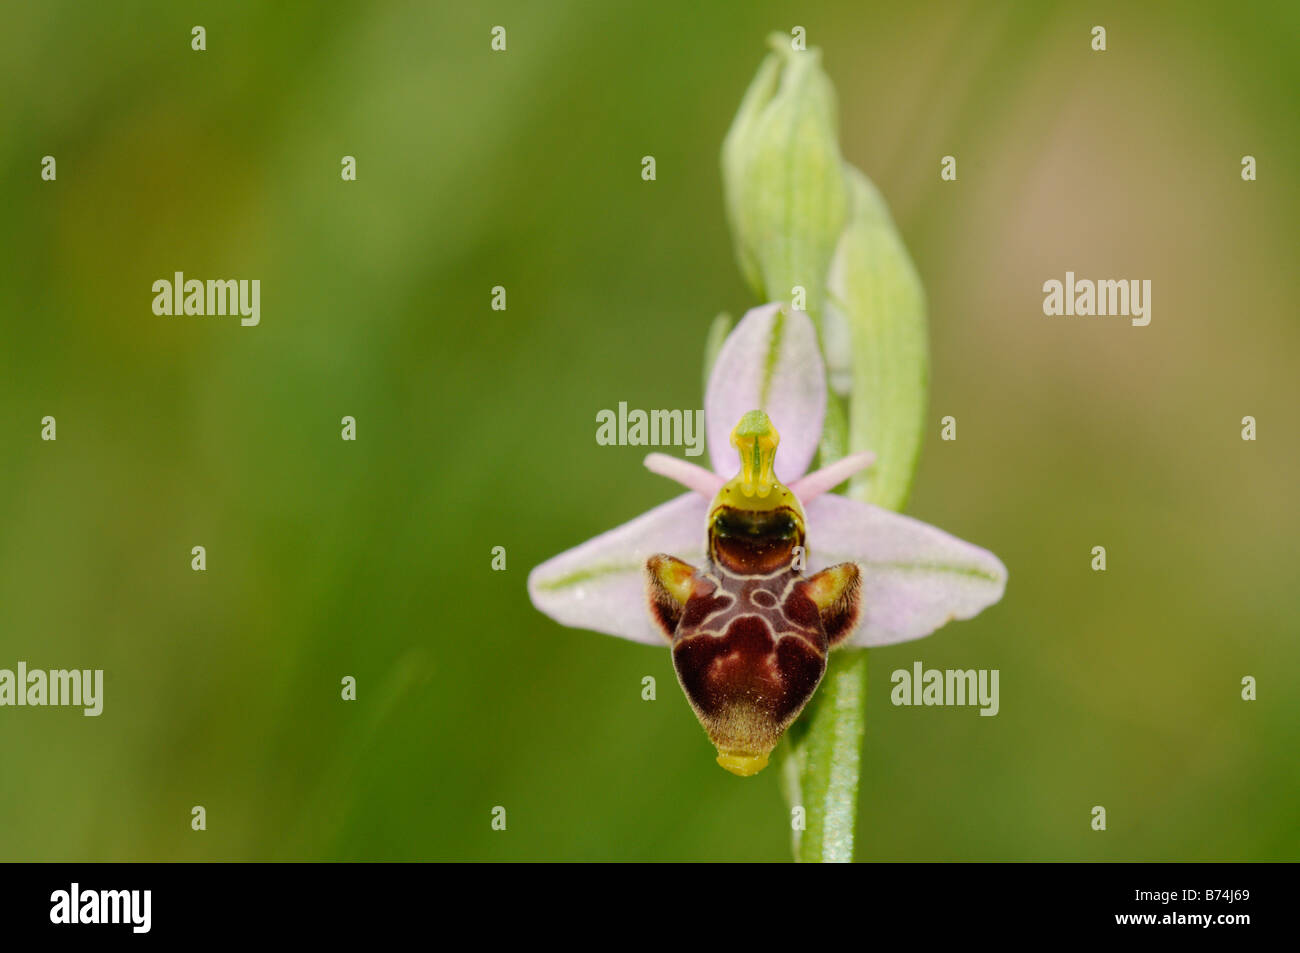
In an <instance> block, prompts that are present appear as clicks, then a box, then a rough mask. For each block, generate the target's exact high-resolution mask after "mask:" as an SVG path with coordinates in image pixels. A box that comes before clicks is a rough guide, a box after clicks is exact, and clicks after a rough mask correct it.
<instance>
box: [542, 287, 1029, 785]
mask: <svg viewBox="0 0 1300 953" xmlns="http://www.w3.org/2000/svg"><path fill="white" fill-rule="evenodd" d="M825 413H826V373H825V368H824V366H823V363H822V358H821V354H820V351H819V349H818V343H817V334H816V331H815V329H814V327H813V324H812V321H811V320H810V319H809V318H808V317H807V316H806V315H805V314H803V313H801V312H798V311H793V310H790V309H789V308H786V307H783V306H782V305H779V304H772V305H766V306H764V307H761V308H755V309H754V310H753V311H750V312H749V314H747V315H746V316H745V318H744V320H742V321H741V322H740V323H739V324H738V325H737V326H736V329H735V330H734V331H733V332H732V333H731V335H730V336H729V337H728V338H727V341H726V343H725V344H724V345H723V347H722V350H721V352H720V353H719V355H718V359H717V363H716V364H715V365H714V368H713V372H712V375H711V376H710V379H709V385H708V391H707V393H706V395H705V428H706V433H707V438H708V446H709V455H710V459H711V461H712V463H713V471H709V470H706V469H704V468H702V467H698V466H695V465H694V464H690V463H687V462H686V461H684V460H679V459H676V458H673V457H668V456H665V455H663V454H651V455H650V456H649V457H647V458H646V465H647V466H648V467H649V468H650V469H651V470H653V471H655V472H657V473H660V474H662V475H664V476H668V477H670V478H672V479H674V480H677V481H678V482H680V483H682V484H683V485H685V486H687V487H688V488H690V490H691V491H692V492H690V493H688V494H686V495H684V496H680V497H678V498H677V499H675V500H672V501H670V502H668V503H665V504H663V505H662V506H659V507H656V508H655V509H652V510H650V511H649V512H648V513H645V514H643V515H642V516H640V517H638V518H636V519H634V520H632V521H631V522H628V523H625V524H623V525H622V526H619V527H617V528H615V529H612V530H610V531H609V532H607V533H603V534H601V535H600V536H597V537H595V538H594V539H591V540H588V541H587V542H586V543H583V544H582V545H580V546H578V547H576V548H574V549H571V550H569V551H568V552H565V553H562V554H561V555H559V556H556V557H555V558H553V559H551V560H548V561H547V562H545V563H543V564H542V565H540V566H538V567H537V568H536V569H534V570H533V571H532V573H531V574H530V575H529V578H528V591H529V594H530V595H531V597H532V600H533V604H534V605H536V606H537V607H538V608H539V609H541V610H542V611H543V612H545V613H546V614H547V615H549V616H551V617H552V618H553V619H555V620H556V621H558V622H561V623H563V624H565V625H571V626H574V627H578V628H586V629H592V630H595V631H597V632H605V633H608V634H611V635H617V636H621V637H623V638H628V639H634V640H636V641H639V642H648V643H657V644H660V645H663V644H668V645H671V647H672V652H673V666H674V668H675V669H676V671H677V676H678V680H679V681H680V683H681V685H682V689H683V691H684V692H685V693H686V697H687V699H688V700H689V702H690V704H691V707H692V708H693V709H694V710H695V713H696V715H697V716H698V717H699V719H700V722H701V724H702V725H703V726H704V729H705V731H706V732H707V733H708V736H709V739H710V741H712V742H713V744H714V745H715V747H716V748H717V749H718V763H719V764H720V765H722V766H723V767H724V768H726V769H727V770H728V771H731V772H733V773H735V774H740V775H752V774H755V773H757V772H758V771H760V770H762V768H763V767H764V766H765V765H766V764H767V760H768V756H769V754H770V753H771V751H772V749H773V748H774V747H775V746H776V743H777V742H778V741H779V740H780V738H781V735H782V734H783V733H784V732H785V730H786V728H788V727H789V725H790V723H791V722H792V721H793V720H794V719H795V718H796V717H798V715H799V712H800V711H802V710H803V707H804V705H806V704H807V702H808V699H809V698H811V697H812V695H813V692H814V691H815V690H816V688H817V685H818V683H819V682H820V681H821V678H822V675H823V673H824V672H825V670H826V656H827V653H828V652H829V651H830V650H831V649H833V648H835V647H837V646H842V645H857V646H875V645H888V644H891V643H894V642H903V641H906V640H908V639H916V638H920V637H922V636H925V635H928V634H930V633H931V632H933V631H934V630H935V629H937V628H939V627H940V626H942V625H944V624H945V623H946V622H948V621H950V620H952V619H968V618H970V617H972V616H974V615H976V614H977V613H979V612H980V611H981V610H983V609H984V608H986V607H987V606H989V605H992V604H993V603H995V602H997V601H998V600H999V599H1000V598H1001V597H1002V592H1003V589H1004V587H1005V585H1006V569H1005V568H1004V567H1003V565H1002V563H1001V562H1000V561H999V560H998V558H997V557H996V556H994V555H993V554H992V553H990V552H988V551H987V550H984V549H981V548H979V547H978V546H973V545H971V544H970V543H966V542H963V541H962V540H959V539H957V538H955V537H953V536H950V535H949V534H947V533H945V532H943V531H942V530H939V529H937V528H935V527H933V526H930V525H928V524H926V523H922V522H920V521H919V520H915V519H912V518H910V517H907V516H901V515H899V514H896V513H892V512H889V511H888V510H883V509H880V508H879V507H876V506H872V505H870V504H866V503H860V502H857V501H855V500H850V499H848V498H846V497H843V496H837V495H834V494H831V493H829V492H828V491H829V490H831V489H833V488H834V487H836V486H838V485H839V484H840V483H842V482H843V481H844V480H846V479H847V478H848V477H849V476H851V475H852V474H853V473H855V472H857V471H858V470H861V469H863V468H864V467H866V466H869V465H870V463H871V456H870V454H856V455H853V456H850V457H846V458H844V459H842V460H839V461H837V462H835V463H833V464H831V465H830V466H828V467H825V468H823V469H822V470H818V471H817V472H815V473H811V474H807V475H805V471H806V470H807V468H808V465H809V464H810V463H811V461H812V458H813V455H814V453H815V452H816V449H817V445H818V441H819V439H820V437H821V430H822V421H823V417H824V416H825ZM778 447H779V450H778ZM778 471H779V473H780V477H778ZM722 474H730V475H732V476H731V477H730V478H729V479H728V478H727V477H726V476H723V475H722Z"/></svg>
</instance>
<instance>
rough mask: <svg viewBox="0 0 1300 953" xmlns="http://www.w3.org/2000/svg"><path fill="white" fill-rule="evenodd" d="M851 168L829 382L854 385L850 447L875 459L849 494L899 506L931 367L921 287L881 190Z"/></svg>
mask: <svg viewBox="0 0 1300 953" xmlns="http://www.w3.org/2000/svg"><path fill="white" fill-rule="evenodd" d="M845 175H846V180H847V183H848V191H849V195H850V204H849V222H848V224H847V225H846V226H845V227H844V232H843V234H842V235H841V236H840V241H839V245H838V246H837V248H836V250H835V257H834V259H833V260H832V262H831V267H830V277H829V281H828V288H829V297H828V300H827V305H826V315H825V322H824V324H825V330H824V341H825V346H826V355H827V363H828V367H829V373H830V379H831V384H832V387H835V388H837V389H838V388H843V386H844V384H845V383H847V384H848V385H849V386H848V387H847V394H848V418H849V420H848V433H849V450H850V452H855V453H856V452H859V451H863V450H870V451H871V452H872V453H874V454H875V455H876V465H875V466H874V467H873V468H872V469H871V470H869V471H866V472H864V473H861V474H859V475H858V476H857V477H855V478H854V480H853V482H852V484H850V495H851V496H853V497H854V498H855V499H859V500H863V501H865V502H869V503H875V504H877V505H879V506H883V507H885V508H887V509H891V510H898V509H901V508H902V506H903V504H904V502H905V501H906V499H907V494H908V490H909V489H910V487H911V481H912V471H913V470H914V469H915V465H916V456H917V453H918V452H919V450H920V446H921V433H922V427H923V425H924V420H923V417H924V414H925V397H926V390H927V387H928V384H929V373H930V360H929V351H928V345H927V337H926V321H925V293H924V291H923V289H922V287H921V279H920V277H919V276H918V275H917V273H916V268H915V267H914V266H913V264H912V259H911V257H910V256H909V255H908V253H907V249H906V247H904V245H903V240H902V237H901V236H900V235H899V234H898V229H897V228H896V227H895V226H894V222H893V219H892V218H890V215H889V209H888V207H887V206H886V205H885V203H884V200H883V199H882V198H881V196H880V193H879V192H877V191H876V188H875V186H874V185H872V184H871V182H870V180H869V179H867V177H866V176H865V175H863V174H862V173H861V172H859V171H858V170H857V169H855V168H853V167H852V166H846V167H845ZM843 392H844V391H841V393H843Z"/></svg>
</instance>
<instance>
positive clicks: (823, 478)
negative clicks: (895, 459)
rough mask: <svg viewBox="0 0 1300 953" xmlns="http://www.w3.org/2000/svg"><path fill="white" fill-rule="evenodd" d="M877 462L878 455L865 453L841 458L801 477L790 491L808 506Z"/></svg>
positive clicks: (792, 484)
mask: <svg viewBox="0 0 1300 953" xmlns="http://www.w3.org/2000/svg"><path fill="white" fill-rule="evenodd" d="M875 462H876V455H875V454H874V453H868V452H867V451H865V450H864V451H863V452H862V453H851V454H849V455H848V456H847V457H841V458H840V459H838V460H836V461H835V462H834V463H832V464H829V465H827V466H824V467H822V468H821V469H820V470H817V471H815V472H813V473H810V474H808V475H807V476H806V477H800V478H799V479H798V480H795V481H794V482H793V483H791V484H790V491H791V492H792V493H794V495H795V496H797V497H799V502H800V503H803V504H805V505H807V504H808V503H811V502H812V501H813V500H815V499H817V497H819V496H821V495H822V494H823V493H829V492H830V491H831V490H833V489H835V488H836V487H837V486H839V485H840V484H841V483H843V482H844V481H845V480H847V479H848V478H849V477H851V476H853V474H855V473H858V472H860V471H862V470H865V469H866V468H867V467H869V466H871V465H872V464H873V463H875Z"/></svg>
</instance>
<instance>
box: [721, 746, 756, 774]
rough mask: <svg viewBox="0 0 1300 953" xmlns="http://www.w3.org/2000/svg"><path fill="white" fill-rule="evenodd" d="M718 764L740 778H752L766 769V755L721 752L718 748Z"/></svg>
mask: <svg viewBox="0 0 1300 953" xmlns="http://www.w3.org/2000/svg"><path fill="white" fill-rule="evenodd" d="M718 764H720V765H721V766H722V767H724V768H726V769H727V770H728V771H730V772H731V773H732V774H735V775H738V776H740V777H742V778H752V777H753V776H754V775H756V774H758V772H760V771H762V770H763V769H764V768H766V767H767V755H765V754H746V753H745V752H743V751H723V750H722V749H721V748H719V749H718Z"/></svg>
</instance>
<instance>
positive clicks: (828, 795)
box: [781, 393, 867, 863]
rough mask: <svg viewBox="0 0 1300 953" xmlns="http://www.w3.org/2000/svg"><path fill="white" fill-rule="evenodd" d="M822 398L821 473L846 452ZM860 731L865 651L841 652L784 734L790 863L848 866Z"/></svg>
mask: <svg viewBox="0 0 1300 953" xmlns="http://www.w3.org/2000/svg"><path fill="white" fill-rule="evenodd" d="M828 397H829V402H828V405H827V408H826V423H825V425H824V429H823V431H822V442H821V454H820V456H821V460H820V462H821V464H822V465H823V466H824V465H825V464H827V463H831V462H833V461H835V460H837V459H839V458H840V457H842V456H844V455H845V454H846V453H847V452H848V419H847V416H846V414H845V412H844V405H843V403H842V401H841V400H840V399H839V398H838V397H836V396H835V395H834V394H833V393H832V394H829V395H828ZM814 545H815V541H814ZM866 725H867V652H866V649H839V650H837V651H835V652H832V653H831V656H830V659H829V660H828V662H827V666H826V675H825V676H824V677H823V678H822V683H821V685H820V686H819V687H818V689H817V694H816V695H814V696H813V698H812V701H811V702H809V703H808V707H807V708H806V709H805V710H804V713H803V714H802V715H801V716H800V717H799V720H798V721H796V722H795V723H794V724H793V725H792V726H791V727H790V731H789V733H788V741H787V742H786V745H785V759H784V762H783V763H782V765H781V779H782V784H783V786H784V788H785V794H786V799H787V800H788V801H789V802H790V806H791V807H792V808H795V807H801V808H803V824H804V829H803V830H802V831H801V830H799V829H798V825H797V824H796V827H795V831H794V858H795V860H797V861H801V862H808V863H848V862H849V861H851V860H853V843H854V837H855V832H856V829H857V823H858V778H859V775H860V773H861V768H862V736H863V733H864V732H865V730H866Z"/></svg>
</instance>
